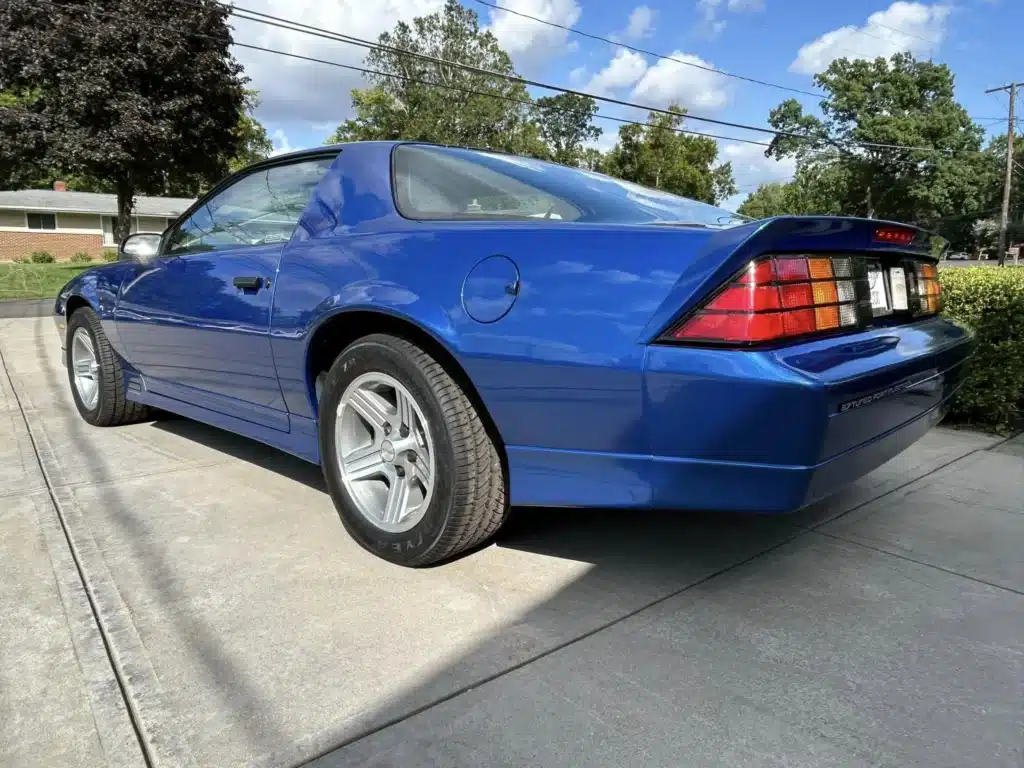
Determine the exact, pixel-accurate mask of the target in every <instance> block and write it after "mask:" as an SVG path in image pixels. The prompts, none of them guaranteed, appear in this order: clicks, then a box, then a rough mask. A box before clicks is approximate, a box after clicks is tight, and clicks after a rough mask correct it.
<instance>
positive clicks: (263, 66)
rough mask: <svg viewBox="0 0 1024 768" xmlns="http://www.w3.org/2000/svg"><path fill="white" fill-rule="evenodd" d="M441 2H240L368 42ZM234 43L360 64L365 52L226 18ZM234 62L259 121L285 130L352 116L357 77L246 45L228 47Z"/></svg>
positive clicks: (359, 84)
mask: <svg viewBox="0 0 1024 768" xmlns="http://www.w3.org/2000/svg"><path fill="white" fill-rule="evenodd" d="M442 4H443V0H379V2H373V3H367V2H365V0H362V1H361V0H331V1H330V2H322V1H321V0H248V2H247V3H245V5H246V7H247V8H251V9H252V10H254V11H261V12H263V13H268V14H272V15H274V16H279V17H282V18H287V19H295V20H297V21H302V23H304V24H308V25H310V26H314V27H319V28H321V29H327V30H331V31H334V32H344V33H347V34H350V35H353V36H355V37H361V38H364V39H370V40H375V39H376V38H377V36H378V35H379V34H380V33H381V32H384V31H386V30H389V29H391V28H393V27H394V25H395V23H396V22H397V21H399V20H405V21H411V20H412V19H413V18H414V17H416V16H423V15H426V14H430V13H433V12H435V11H437V10H439V9H440V8H441V7H442ZM231 24H232V26H233V27H234V28H235V34H234V38H235V40H237V41H238V42H241V43H249V44H252V45H260V46H264V47H267V48H272V49H275V50H279V51H285V52H288V53H295V54H299V55H302V56H310V57H314V58H320V59H326V60H328V61H335V62H338V63H341V64H351V65H355V66H361V65H362V62H363V59H364V57H365V56H366V50H365V49H363V48H357V47H356V46H353V45H345V44H342V43H338V42H331V41H329V40H325V39H322V38H317V37H313V36H311V35H305V34H301V33H298V32H289V31H286V30H283V29H279V28H277V27H271V26H267V25H265V24H258V23H256V22H252V21H245V20H240V19H237V18H232V19H231ZM234 55H235V58H237V59H238V61H240V62H241V63H242V65H243V66H244V67H245V73H246V74H247V75H248V76H249V77H250V78H251V79H252V81H251V82H250V84H249V87H251V88H256V89H258V90H259V92H260V99H261V100H262V104H261V106H260V109H259V113H258V114H259V117H260V119H261V120H263V121H264V122H269V123H273V124H274V125H281V126H283V127H284V128H285V129H287V130H289V131H293V130H296V131H297V130H300V129H301V130H308V129H309V126H310V125H316V124H323V125H331V126H337V124H338V123H339V122H341V121H342V120H344V119H345V118H347V117H349V116H350V115H351V112H352V107H351V103H352V102H351V97H350V91H351V90H352V88H358V87H363V86H364V85H365V82H364V81H363V78H362V75H361V74H360V73H358V72H353V71H348V70H344V69H339V68H337V67H331V66H328V65H325V64H316V63H313V62H308V61H301V60H299V59H291V58H286V57H284V56H277V55H275V54H271V53H264V52H262V51H253V50H250V49H247V48H235V49H234Z"/></svg>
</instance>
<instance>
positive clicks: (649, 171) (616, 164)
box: [601, 105, 736, 204]
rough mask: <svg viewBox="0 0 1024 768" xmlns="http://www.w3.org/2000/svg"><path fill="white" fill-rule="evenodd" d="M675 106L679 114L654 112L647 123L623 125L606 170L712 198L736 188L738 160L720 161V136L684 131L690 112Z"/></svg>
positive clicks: (718, 198)
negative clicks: (717, 162) (734, 172)
mask: <svg viewBox="0 0 1024 768" xmlns="http://www.w3.org/2000/svg"><path fill="white" fill-rule="evenodd" d="M669 111H670V112H673V113H674V114H671V115H666V114H662V113H657V112H651V113H650V114H649V115H648V118H647V125H624V126H622V127H621V128H619V141H618V143H617V144H616V145H615V147H614V148H613V149H612V150H611V151H610V152H608V153H607V154H606V155H605V156H604V158H603V159H602V161H601V170H602V171H604V172H605V173H607V174H609V175H611V176H618V177H619V178H622V179H626V180H627V181H632V182H635V183H637V184H643V185H644V186H648V187H654V188H656V189H663V190H665V191H666V192H672V193H675V194H677V195H682V196H684V197H689V198H693V199H694V200H703V201H704V202H708V203H716V204H717V203H720V202H721V201H722V200H724V199H725V198H727V197H729V196H730V195H734V194H736V185H735V183H734V182H733V175H732V165H731V164H730V163H722V164H720V165H715V164H714V163H715V160H716V159H717V158H718V144H717V143H716V142H715V141H714V139H708V138H705V137H703V136H688V135H686V134H683V133H679V132H678V130H677V129H678V128H680V127H681V126H682V125H683V121H684V120H685V118H686V112H685V111H684V110H683V109H682V108H680V107H679V106H677V105H673V106H671V107H669Z"/></svg>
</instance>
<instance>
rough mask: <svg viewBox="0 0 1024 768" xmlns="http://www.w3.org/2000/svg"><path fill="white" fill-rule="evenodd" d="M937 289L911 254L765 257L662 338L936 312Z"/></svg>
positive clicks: (736, 340)
mask: <svg viewBox="0 0 1024 768" xmlns="http://www.w3.org/2000/svg"><path fill="white" fill-rule="evenodd" d="M890 230H892V231H896V230H895V229H894V228H883V229H882V230H878V232H882V231H890ZM900 231H902V230H900ZM876 234H877V233H876ZM911 234H913V232H911ZM893 237H895V235H893ZM883 267H884V268H883ZM872 279H874V280H875V281H876V282H872ZM877 281H882V282H881V283H879V282H877ZM940 292H941V289H940V287H939V272H938V269H937V268H936V266H935V264H932V263H924V262H922V261H920V260H917V259H914V258H902V259H893V258H891V257H890V258H887V259H884V260H883V259H881V258H879V256H877V255H875V254H864V255H843V256H820V255H813V256H811V255H808V256H764V257H761V258H759V259H757V260H755V261H752V262H750V263H749V264H748V265H747V267H746V268H745V269H744V270H743V271H742V272H741V273H740V274H739V275H737V276H736V277H735V278H734V279H733V280H732V281H731V282H730V283H729V284H728V285H726V286H725V287H724V288H722V290H721V291H719V292H718V293H717V294H716V295H714V296H713V297H712V298H711V299H710V300H709V301H708V302H707V303H706V304H704V305H703V306H702V307H700V308H699V309H698V310H697V311H696V312H694V313H693V314H691V315H690V316H688V317H687V318H685V319H684V320H683V321H681V322H680V323H679V324H678V325H676V326H674V327H672V328H671V329H670V330H669V331H668V332H667V333H666V334H665V335H664V336H663V337H662V339H663V340H666V341H673V340H674V341H693V342H710V343H715V344H726V345H735V346H746V345H750V344H762V343H766V342H775V341H780V340H783V341H784V340H788V339H791V338H795V337H805V336H810V335H814V334H824V333H835V332H839V331H850V330H856V329H858V328H865V327H869V326H871V325H872V324H878V323H893V322H907V321H909V320H912V319H914V318H918V317H921V316H925V315H933V314H935V313H937V312H939V310H940V309H941V297H940Z"/></svg>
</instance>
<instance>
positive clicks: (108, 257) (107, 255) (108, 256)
mask: <svg viewBox="0 0 1024 768" xmlns="http://www.w3.org/2000/svg"><path fill="white" fill-rule="evenodd" d="M103 260H104V261H117V251H104V252H103Z"/></svg>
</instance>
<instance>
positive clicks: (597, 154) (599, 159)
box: [579, 147, 604, 172]
mask: <svg viewBox="0 0 1024 768" xmlns="http://www.w3.org/2000/svg"><path fill="white" fill-rule="evenodd" d="M579 166H580V168H584V169H586V170H588V171H597V172H601V171H603V170H604V153H603V152H602V151H601V150H599V149H597V148H596V147H587V148H586V149H584V150H583V152H582V153H581V154H580V162H579Z"/></svg>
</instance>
